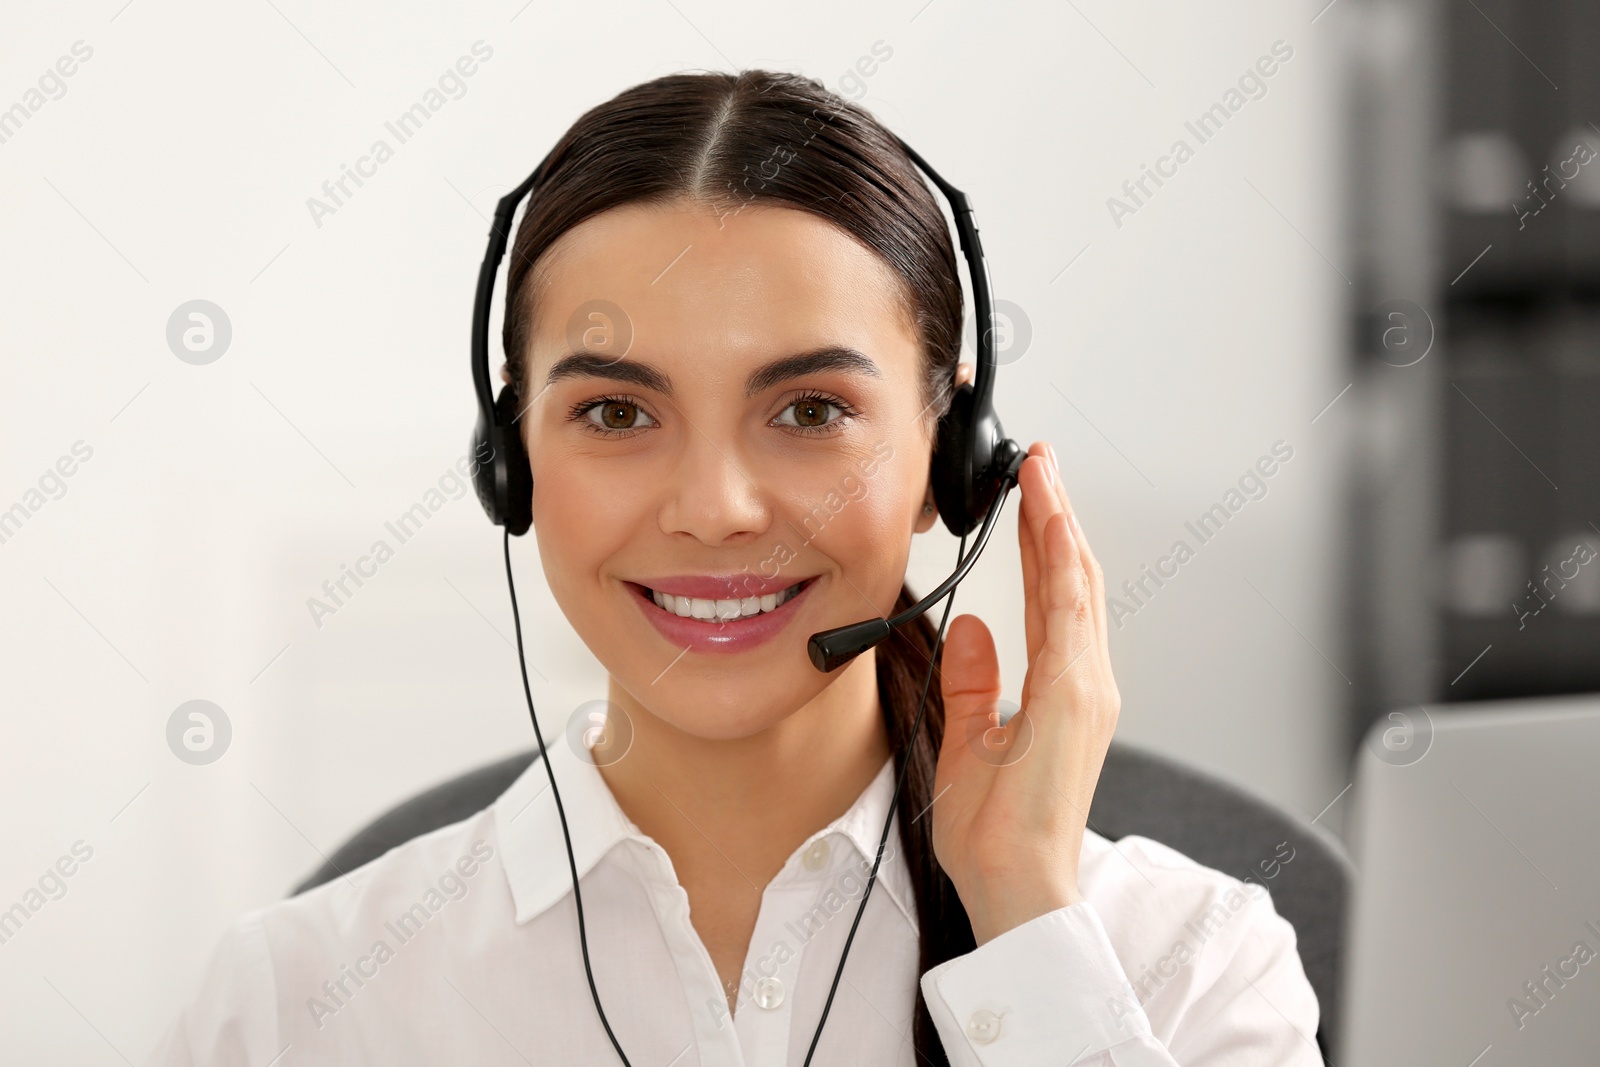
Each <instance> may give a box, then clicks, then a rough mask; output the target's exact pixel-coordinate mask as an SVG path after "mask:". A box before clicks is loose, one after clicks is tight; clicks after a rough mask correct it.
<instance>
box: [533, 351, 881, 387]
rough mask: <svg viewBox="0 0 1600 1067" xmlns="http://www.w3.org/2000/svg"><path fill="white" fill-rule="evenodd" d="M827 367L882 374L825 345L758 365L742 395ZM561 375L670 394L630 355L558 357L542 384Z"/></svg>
mask: <svg viewBox="0 0 1600 1067" xmlns="http://www.w3.org/2000/svg"><path fill="white" fill-rule="evenodd" d="M827 371H843V372H845V373H847V374H859V375H864V376H866V377H871V378H882V377H883V372H882V371H881V370H880V369H879V368H878V365H877V364H876V363H874V362H873V361H872V360H871V359H869V358H868V357H867V356H866V355H865V354H864V353H861V352H858V351H857V350H856V349H854V348H848V347H843V346H839V345H827V346H824V347H822V348H816V349H812V350H811V351H809V352H801V353H799V354H797V355H793V356H784V357H783V358H782V359H775V360H773V361H772V362H771V363H766V364H763V365H762V366H760V367H757V368H756V369H755V370H754V371H752V372H751V373H750V377H749V378H748V379H746V381H745V386H744V395H745V396H746V397H752V396H755V395H756V394H757V393H762V392H765V391H766V390H768V389H771V388H772V387H773V386H774V385H778V384H779V383H781V382H786V381H789V380H791V379H793V378H803V377H805V376H806V375H809V374H822V373H825V372H827ZM563 378H605V379H610V380H613V381H622V382H630V383H632V384H633V385H636V386H639V387H640V388H641V389H651V390H654V391H655V392H658V393H663V394H665V395H666V396H672V395H673V393H672V378H671V377H670V376H668V375H667V374H665V373H663V372H662V371H660V370H658V369H657V368H655V367H653V366H651V365H650V364H648V363H640V362H637V361H636V360H630V359H607V358H605V357H603V356H596V355H593V354H591V353H587V352H574V353H572V354H571V355H567V356H563V357H562V358H561V359H559V360H557V361H556V363H555V365H554V366H553V367H551V368H550V374H549V376H548V377H547V378H546V379H545V383H544V384H545V388H546V389H548V388H549V387H550V386H552V385H554V384H555V383H556V382H558V381H561V380H562V379H563Z"/></svg>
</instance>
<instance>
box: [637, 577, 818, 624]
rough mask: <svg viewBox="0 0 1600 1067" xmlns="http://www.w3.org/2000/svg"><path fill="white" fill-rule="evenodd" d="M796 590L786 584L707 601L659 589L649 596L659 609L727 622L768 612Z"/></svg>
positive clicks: (708, 620)
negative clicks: (754, 593) (782, 587)
mask: <svg viewBox="0 0 1600 1067" xmlns="http://www.w3.org/2000/svg"><path fill="white" fill-rule="evenodd" d="M798 591H799V584H798V583H797V584H796V585H792V586H790V587H789V588H788V589H785V590H784V591H783V592H781V593H768V594H766V595H765V596H747V597H740V598H738V599H736V600H708V599H705V598H703V597H686V596H673V595H672V594H671V593H663V592H660V591H659V590H656V589H652V590H650V598H651V599H652V600H654V601H655V602H656V607H658V608H661V609H662V610H663V611H670V612H672V613H673V614H675V615H679V616H681V617H683V618H686V619H688V618H695V619H704V620H706V621H707V622H711V621H717V622H728V621H731V620H733V619H743V618H749V617H750V616H751V615H759V614H761V613H762V612H766V611H772V610H774V609H775V608H777V607H778V606H779V605H780V604H782V603H783V602H784V601H786V600H788V599H790V598H791V597H793V596H794V595H795V593H797V592H798Z"/></svg>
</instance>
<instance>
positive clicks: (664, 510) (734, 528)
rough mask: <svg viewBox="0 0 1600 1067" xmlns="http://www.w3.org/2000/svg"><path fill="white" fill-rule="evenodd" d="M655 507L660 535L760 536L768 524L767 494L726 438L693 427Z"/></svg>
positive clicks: (714, 539) (718, 541) (704, 538)
mask: <svg viewBox="0 0 1600 1067" xmlns="http://www.w3.org/2000/svg"><path fill="white" fill-rule="evenodd" d="M664 488H665V493H664V494H663V501H662V505H661V510H660V518H659V522H660V526H661V530H662V532H663V533H666V534H669V535H671V534H678V533H687V534H689V535H691V536H693V537H694V538H695V539H696V540H698V541H700V542H702V543H704V544H707V545H724V544H727V543H729V542H737V541H740V540H749V539H751V538H754V537H758V536H760V535H761V534H762V533H764V532H766V530H767V529H768V528H769V527H770V525H771V523H772V514H773V508H772V503H771V500H770V498H769V497H768V495H767V492H766V490H765V489H763V487H762V486H761V484H760V483H759V481H758V480H757V477H756V473H755V472H754V471H753V470H752V469H751V466H750V464H749V462H748V461H747V460H746V459H745V458H744V457H743V456H742V455H741V454H740V452H739V450H738V449H737V448H736V447H735V446H734V445H733V444H731V443H730V442H728V441H725V440H723V441H716V440H713V439H712V438H711V437H709V436H707V435H706V434H705V433H702V432H699V431H698V430H697V431H694V432H692V433H691V434H690V435H689V440H688V441H687V442H686V443H685V445H684V449H683V454H682V456H681V457H680V459H679V460H678V462H677V464H676V465H675V466H674V468H673V469H672V471H671V472H670V473H669V475H668V482H667V485H666V486H665V487H664Z"/></svg>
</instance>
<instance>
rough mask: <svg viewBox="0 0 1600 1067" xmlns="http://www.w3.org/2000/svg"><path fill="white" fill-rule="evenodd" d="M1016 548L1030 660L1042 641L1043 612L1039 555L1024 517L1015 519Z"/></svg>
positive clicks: (1036, 652)
mask: <svg viewBox="0 0 1600 1067" xmlns="http://www.w3.org/2000/svg"><path fill="white" fill-rule="evenodd" d="M1017 547H1018V548H1019V549H1020V550H1021V553H1022V606H1023V611H1022V615H1023V624H1024V633H1025V634H1026V635H1027V649H1028V658H1029V659H1030V660H1031V659H1032V658H1033V657H1034V656H1035V655H1037V654H1038V651H1039V642H1040V641H1042V640H1043V639H1044V612H1043V610H1042V609H1041V607H1040V605H1039V593H1038V589H1039V554H1038V551H1037V549H1036V547H1035V541H1034V536H1033V530H1032V529H1031V528H1030V527H1029V525H1028V519H1027V516H1024V515H1019V516H1018V517H1017Z"/></svg>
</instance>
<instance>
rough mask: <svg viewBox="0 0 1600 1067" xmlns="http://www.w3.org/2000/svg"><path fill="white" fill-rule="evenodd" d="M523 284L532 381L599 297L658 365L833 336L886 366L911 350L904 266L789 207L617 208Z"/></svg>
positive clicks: (812, 343)
mask: <svg viewBox="0 0 1600 1067" xmlns="http://www.w3.org/2000/svg"><path fill="white" fill-rule="evenodd" d="M531 280H532V281H533V282H534V284H535V285H536V286H537V289H536V292H537V294H538V295H537V299H536V302H535V312H536V314H535V323H534V325H535V334H534V338H533V343H534V352H533V359H534V364H535V368H534V369H535V375H536V377H535V379H534V380H538V379H537V375H539V374H542V373H543V372H544V371H545V370H546V369H548V367H549V365H550V364H551V363H552V362H554V360H555V359H557V358H560V356H562V355H564V354H566V352H567V351H568V350H570V349H571V348H572V347H573V346H572V344H571V343H570V342H571V337H572V336H573V330H572V329H571V327H572V325H573V317H574V313H581V311H582V309H583V307H584V305H586V304H590V303H591V302H593V301H597V300H603V301H607V302H610V303H611V304H614V305H616V307H617V308H619V309H621V311H622V313H623V315H625V316H626V319H627V325H628V327H629V328H630V329H631V331H632V336H633V339H634V341H633V347H632V350H631V351H632V352H640V351H646V352H648V353H649V356H650V358H651V359H652V360H656V361H661V362H666V361H669V360H672V359H674V358H692V359H694V360H695V361H696V362H697V364H699V365H701V366H705V365H706V364H707V362H709V360H708V357H713V358H714V359H715V360H719V361H727V362H728V363H736V364H738V365H740V366H743V365H744V364H745V363H748V362H753V361H759V360H763V359H766V358H770V356H771V355H772V354H773V352H774V350H775V349H783V350H785V351H801V350H806V349H810V348H815V347H818V346H821V345H827V344H836V345H843V346H849V347H854V348H857V349H859V350H861V351H863V352H867V353H869V354H871V355H873V357H874V358H875V359H878V360H879V362H880V363H886V364H889V365H890V366H886V367H885V370H886V371H889V370H890V369H891V367H892V366H893V365H895V364H898V363H900V362H902V361H903V360H905V359H906V358H908V357H909V356H914V354H915V351H916V339H915V330H914V328H913V325H912V320H911V316H910V314H909V308H908V307H907V304H906V299H905V296H904V288H903V286H902V283H901V280H900V278H899V276H898V275H897V274H895V273H894V271H893V270H892V269H891V268H890V267H889V265H888V264H887V263H885V262H884V261H883V260H882V259H881V258H880V257H879V256H878V255H877V254H876V253H874V252H873V251H872V250H871V249H869V248H867V247H865V246H864V245H862V244H861V243H860V242H858V241H857V240H856V239H855V238H853V237H852V236H851V235H849V234H848V233H846V232H845V231H844V230H843V229H841V228H840V227H838V226H836V225H834V224H833V223H831V222H829V221H827V220H826V219H823V218H821V217H819V216H817V215H814V214H812V213H810V212H807V211H801V210H799V209H795V208H787V207H779V206H771V205H766V204H762V205H760V206H757V205H756V204H754V203H749V204H746V206H744V207H743V208H735V209H720V208H714V207H709V206H706V205H703V204H700V203H698V202H693V201H687V200H676V201H672V202H670V203H664V204H627V205H623V206H621V207H617V208H612V209H611V210H609V211H605V212H602V213H601V214H599V215H596V216H594V217H592V218H589V219H586V220H585V221H584V222H582V223H580V224H579V225H577V226H575V227H573V228H572V229H570V230H568V231H567V232H566V233H565V234H563V235H562V236H561V237H560V238H559V239H558V240H557V241H556V242H555V243H554V244H553V245H551V247H550V249H549V250H548V251H547V252H546V254H545V255H544V256H542V257H541V258H540V262H539V264H538V268H537V270H536V272H535V277H534V278H533V279H531ZM580 317H581V314H580ZM578 332H579V333H581V329H580V330H579V331H578Z"/></svg>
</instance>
